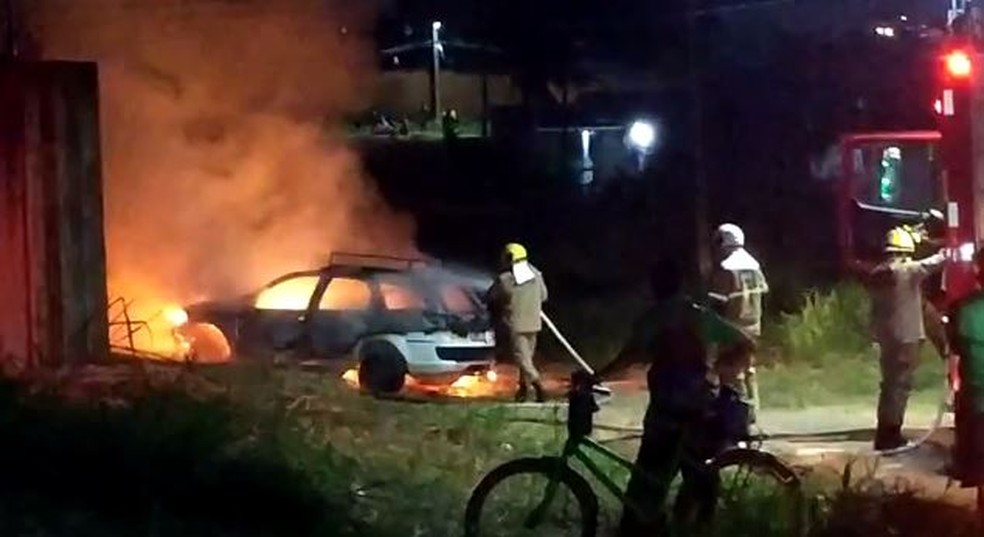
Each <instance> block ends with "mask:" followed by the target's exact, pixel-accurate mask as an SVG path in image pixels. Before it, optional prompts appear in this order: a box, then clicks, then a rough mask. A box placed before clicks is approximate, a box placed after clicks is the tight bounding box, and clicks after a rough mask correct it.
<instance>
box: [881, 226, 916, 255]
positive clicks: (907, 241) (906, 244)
mask: <svg viewBox="0 0 984 537" xmlns="http://www.w3.org/2000/svg"><path fill="white" fill-rule="evenodd" d="M885 251H886V252H892V253H900V254H911V253H914V252H915V251H916V239H915V237H913V236H912V232H910V231H909V230H908V229H906V228H904V227H897V228H893V229H892V230H891V231H889V232H888V235H886V236H885Z"/></svg>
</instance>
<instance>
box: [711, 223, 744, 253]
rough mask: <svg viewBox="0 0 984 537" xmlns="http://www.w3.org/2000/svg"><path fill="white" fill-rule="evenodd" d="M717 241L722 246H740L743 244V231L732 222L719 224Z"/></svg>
mask: <svg viewBox="0 0 984 537" xmlns="http://www.w3.org/2000/svg"><path fill="white" fill-rule="evenodd" d="M717 243H718V246H719V247H722V248H742V247H744V246H745V232H744V231H742V230H741V228H740V227H738V226H736V225H734V224H721V225H720V226H718V229H717Z"/></svg>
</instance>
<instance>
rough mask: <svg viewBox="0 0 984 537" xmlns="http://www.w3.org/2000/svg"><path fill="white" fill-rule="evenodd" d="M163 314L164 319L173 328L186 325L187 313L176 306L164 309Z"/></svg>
mask: <svg viewBox="0 0 984 537" xmlns="http://www.w3.org/2000/svg"><path fill="white" fill-rule="evenodd" d="M163 313H164V319H166V320H167V322H168V323H169V324H170V325H171V326H173V327H175V328H177V327H179V326H184V325H185V324H187V323H188V312H186V311H185V310H183V309H181V308H179V307H177V306H171V307H168V308H165V309H164V312H163Z"/></svg>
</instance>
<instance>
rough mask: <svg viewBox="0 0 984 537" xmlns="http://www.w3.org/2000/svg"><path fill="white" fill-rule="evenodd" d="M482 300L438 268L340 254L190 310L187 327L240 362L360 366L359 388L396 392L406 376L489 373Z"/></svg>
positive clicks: (438, 379)
mask: <svg viewBox="0 0 984 537" xmlns="http://www.w3.org/2000/svg"><path fill="white" fill-rule="evenodd" d="M480 292H481V289H480V286H479V284H477V283H476V282H474V281H473V280H472V279H470V278H469V277H467V276H466V275H464V274H462V273H456V272H455V271H452V270H449V269H444V268H441V267H439V266H437V265H435V264H434V263H432V262H428V261H424V260H416V259H402V258H389V257H381V256H364V255H353V254H336V255H333V256H332V259H331V261H330V263H329V265H328V266H326V267H323V268H321V269H317V270H311V271H303V272H294V273H290V274H286V275H284V276H281V277H279V278H277V279H275V280H273V281H272V282H270V283H269V284H267V285H266V286H264V287H263V288H262V289H260V290H258V291H257V292H255V293H252V294H249V295H247V296H243V297H239V298H237V299H234V300H227V301H210V302H204V303H199V304H194V305H191V306H188V307H186V308H185V311H186V312H187V316H188V318H187V321H188V322H187V325H188V326H202V325H208V324H211V325H214V326H215V327H216V328H217V329H218V330H219V331H221V332H222V334H223V335H224V336H225V339H226V340H227V341H228V342H229V346H230V348H231V351H232V352H233V353H234V354H235V355H236V356H237V357H238V358H243V357H258V356H270V355H272V354H275V353H277V352H278V351H284V350H288V349H289V350H291V351H293V352H294V353H295V354H296V355H300V356H303V357H305V358H311V359H320V360H331V359H338V358H346V357H349V358H354V359H355V360H357V362H358V380H359V384H360V385H361V386H364V387H366V388H367V389H369V390H370V391H372V392H375V393H392V392H397V391H399V390H400V389H402V387H403V385H404V382H405V378H406V375H410V376H412V377H413V378H414V379H416V380H418V381H421V382H426V383H434V384H450V383H453V382H454V381H456V380H457V379H458V378H459V377H461V376H462V375H471V374H481V373H485V372H487V371H489V369H490V368H491V365H492V360H493V347H494V340H493V334H492V331H491V324H490V320H489V315H488V312H487V310H486V308H485V305H484V304H483V303H482V301H481V299H480V294H479V293H480Z"/></svg>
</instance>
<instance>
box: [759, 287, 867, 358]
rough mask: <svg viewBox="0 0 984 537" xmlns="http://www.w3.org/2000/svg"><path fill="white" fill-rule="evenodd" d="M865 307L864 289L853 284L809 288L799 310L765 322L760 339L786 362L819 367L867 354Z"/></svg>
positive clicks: (865, 296)
mask: <svg viewBox="0 0 984 537" xmlns="http://www.w3.org/2000/svg"><path fill="white" fill-rule="evenodd" d="M869 308H870V306H869V302H868V297H867V295H866V294H865V290H864V289H863V288H862V287H861V286H859V285H857V284H852V283H844V284H840V285H837V286H836V287H834V288H833V289H831V290H830V291H819V290H810V291H807V292H806V293H805V294H804V297H803V305H802V308H801V309H800V310H799V311H797V312H795V313H785V314H782V315H780V318H779V319H778V322H773V323H767V325H766V326H767V329H766V336H765V338H764V340H765V342H766V344H771V345H773V346H774V347H775V348H777V349H778V350H780V351H781V356H782V361H784V362H786V363H801V364H805V365H809V366H823V365H825V364H828V363H829V362H830V361H836V360H843V359H846V358H854V357H858V356H863V355H867V354H869V353H870V352H871V340H870V336H869V334H870V329H869V322H870V321H869Z"/></svg>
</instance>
